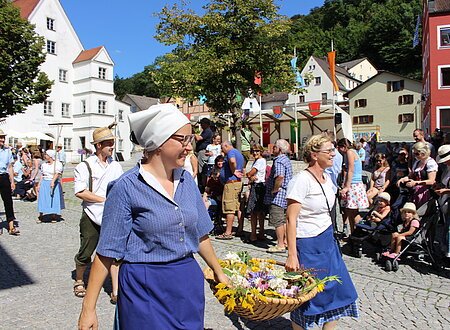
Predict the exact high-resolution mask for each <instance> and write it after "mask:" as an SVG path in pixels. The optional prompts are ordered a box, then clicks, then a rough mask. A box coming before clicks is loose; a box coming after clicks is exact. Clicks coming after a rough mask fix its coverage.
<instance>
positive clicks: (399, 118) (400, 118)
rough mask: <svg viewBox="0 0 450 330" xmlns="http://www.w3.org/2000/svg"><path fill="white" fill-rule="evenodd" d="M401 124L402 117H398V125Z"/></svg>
mask: <svg viewBox="0 0 450 330" xmlns="http://www.w3.org/2000/svg"><path fill="white" fill-rule="evenodd" d="M402 122H403V120H402V115H398V123H399V124H401V123H402Z"/></svg>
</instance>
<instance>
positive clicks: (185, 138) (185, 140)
mask: <svg viewBox="0 0 450 330" xmlns="http://www.w3.org/2000/svg"><path fill="white" fill-rule="evenodd" d="M170 138H171V139H174V140H177V141H178V142H181V145H182V146H183V147H186V146H187V145H188V144H189V143H192V142H194V139H195V135H194V134H188V135H181V134H172V136H171V137H170Z"/></svg>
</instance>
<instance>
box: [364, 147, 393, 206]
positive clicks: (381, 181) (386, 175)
mask: <svg viewBox="0 0 450 330" xmlns="http://www.w3.org/2000/svg"><path fill="white" fill-rule="evenodd" d="M375 160H376V169H375V171H374V172H373V174H372V178H371V180H370V188H369V190H368V191H367V198H368V199H369V203H370V204H372V202H373V198H374V197H375V196H377V195H378V194H379V193H381V192H383V191H385V190H386V189H387V187H388V186H389V184H390V182H391V180H390V177H391V172H390V171H391V168H390V167H389V164H388V162H387V160H386V155H385V154H381V153H379V154H377V155H376V156H375Z"/></svg>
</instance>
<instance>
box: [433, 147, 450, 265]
mask: <svg viewBox="0 0 450 330" xmlns="http://www.w3.org/2000/svg"><path fill="white" fill-rule="evenodd" d="M437 162H438V164H439V166H440V169H439V171H440V173H439V177H440V182H439V184H437V185H436V187H435V191H436V193H437V194H439V195H440V196H441V197H440V198H439V204H440V206H441V210H442V214H443V215H444V217H445V224H444V230H443V231H442V232H443V233H444V235H443V237H442V238H441V240H442V241H443V242H442V243H443V245H444V246H445V249H446V250H447V251H445V252H446V255H447V258H450V208H449V203H450V144H444V145H443V146H441V147H440V148H439V150H438V157H437Z"/></svg>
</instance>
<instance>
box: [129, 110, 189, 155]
mask: <svg viewBox="0 0 450 330" xmlns="http://www.w3.org/2000/svg"><path fill="white" fill-rule="evenodd" d="M128 121H129V123H130V131H131V137H132V141H133V143H136V144H139V145H140V146H141V147H143V148H144V149H145V150H147V151H153V150H156V149H158V148H159V147H160V146H161V145H162V144H163V143H164V142H166V141H167V139H169V138H170V136H171V135H173V134H174V133H175V132H176V131H178V130H179V129H180V128H181V127H183V126H184V125H187V124H189V123H190V121H189V119H188V118H187V117H186V116H185V115H184V114H183V113H182V112H181V111H180V110H178V108H177V107H176V106H174V105H173V104H170V103H163V104H156V105H152V106H151V107H150V108H148V109H147V110H143V111H138V112H135V113H131V114H129V115H128Z"/></svg>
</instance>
